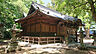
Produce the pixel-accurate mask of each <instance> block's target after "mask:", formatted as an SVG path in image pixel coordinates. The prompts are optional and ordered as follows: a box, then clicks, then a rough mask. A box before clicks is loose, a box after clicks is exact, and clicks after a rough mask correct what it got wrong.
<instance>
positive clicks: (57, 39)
mask: <svg viewBox="0 0 96 54" xmlns="http://www.w3.org/2000/svg"><path fill="white" fill-rule="evenodd" d="M22 40H23V41H24V42H29V43H33V44H48V43H60V42H62V38H61V37H30V36H22Z"/></svg>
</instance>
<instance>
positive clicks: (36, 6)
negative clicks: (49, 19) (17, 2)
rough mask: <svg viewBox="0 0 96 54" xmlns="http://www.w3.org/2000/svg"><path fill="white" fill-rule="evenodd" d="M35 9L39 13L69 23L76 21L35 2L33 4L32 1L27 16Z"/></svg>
mask: <svg viewBox="0 0 96 54" xmlns="http://www.w3.org/2000/svg"><path fill="white" fill-rule="evenodd" d="M37 9H38V10H40V11H41V12H43V13H44V14H46V15H50V16H53V17H58V18H62V19H63V20H70V21H77V20H78V19H77V18H74V17H71V16H68V15H62V14H61V13H59V12H57V11H55V10H52V9H50V8H47V7H45V6H42V5H40V4H38V3H36V2H33V1H32V5H31V8H30V10H29V13H28V15H30V14H31V13H33V12H34V11H35V10H37Z"/></svg>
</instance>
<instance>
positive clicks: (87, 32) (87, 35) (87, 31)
mask: <svg viewBox="0 0 96 54" xmlns="http://www.w3.org/2000/svg"><path fill="white" fill-rule="evenodd" d="M89 31H90V29H89V28H88V29H86V37H87V38H89V36H90V34H89Z"/></svg>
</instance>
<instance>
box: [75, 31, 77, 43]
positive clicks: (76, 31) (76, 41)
mask: <svg viewBox="0 0 96 54" xmlns="http://www.w3.org/2000/svg"><path fill="white" fill-rule="evenodd" d="M75 35H76V42H78V35H77V29H76V31H75Z"/></svg>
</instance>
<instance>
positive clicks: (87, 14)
mask: <svg viewBox="0 0 96 54" xmlns="http://www.w3.org/2000/svg"><path fill="white" fill-rule="evenodd" d="M88 2H90V1H89V0H52V5H53V4H55V5H53V6H55V10H57V11H59V12H61V13H62V14H66V15H69V16H73V17H76V16H77V17H78V18H79V19H81V20H82V22H83V23H85V25H86V26H85V27H86V28H90V26H91V22H93V18H92V13H91V11H90V9H91V7H90V4H89V3H88ZM94 6H96V5H95V4H94Z"/></svg>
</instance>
